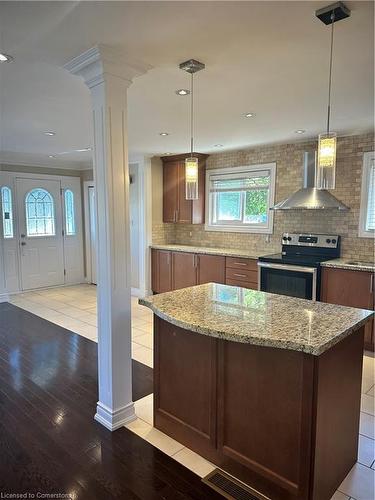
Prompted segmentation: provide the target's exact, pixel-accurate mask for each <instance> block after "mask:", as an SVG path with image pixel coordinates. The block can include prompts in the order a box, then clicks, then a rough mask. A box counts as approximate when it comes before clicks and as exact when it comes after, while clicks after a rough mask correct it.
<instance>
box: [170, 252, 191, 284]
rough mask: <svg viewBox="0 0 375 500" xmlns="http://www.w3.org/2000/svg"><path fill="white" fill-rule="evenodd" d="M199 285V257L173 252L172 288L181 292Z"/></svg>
mask: <svg viewBox="0 0 375 500" xmlns="http://www.w3.org/2000/svg"><path fill="white" fill-rule="evenodd" d="M196 284H197V256H196V255H195V254H194V253H188V252H172V288H173V290H179V289H180V288H186V287H188V286H194V285H196Z"/></svg>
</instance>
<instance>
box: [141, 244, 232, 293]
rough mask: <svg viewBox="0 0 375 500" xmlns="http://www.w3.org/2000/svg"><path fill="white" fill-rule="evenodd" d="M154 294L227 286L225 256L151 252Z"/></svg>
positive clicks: (164, 251) (154, 250)
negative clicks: (193, 288) (200, 287)
mask: <svg viewBox="0 0 375 500" xmlns="http://www.w3.org/2000/svg"><path fill="white" fill-rule="evenodd" d="M151 267H152V269H151V277H152V283H151V286H152V291H153V292H154V293H162V292H169V291H171V290H179V289H180V288H186V287H188V286H194V285H203V284H204V283H223V284H224V283H225V257H224V256H221V255H206V254H194V253H190V252H171V251H167V250H158V249H154V248H153V249H152V251H151Z"/></svg>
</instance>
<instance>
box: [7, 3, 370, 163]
mask: <svg viewBox="0 0 375 500" xmlns="http://www.w3.org/2000/svg"><path fill="white" fill-rule="evenodd" d="M329 3H330V2H329V1H328V2H309V1H298V2H293V1H291V2H284V1H277V2H268V1H261V2H255V1H249V2H158V1H154V2H142V1H138V2H137V1H136V2H53V1H51V2H19V1H14V2H0V23H1V24H0V29H1V33H0V51H1V52H6V53H8V54H11V55H12V56H13V57H14V62H13V63H11V64H1V65H0V113H1V114H0V133H1V143H0V159H1V161H3V162H12V163H26V164H38V165H49V166H72V167H75V168H85V167H86V166H87V165H88V164H89V163H90V161H91V153H90V152H89V153H72V154H69V155H64V156H61V157H59V158H58V159H50V158H48V155H49V154H55V153H59V152H62V151H72V150H74V149H80V148H84V147H87V146H89V145H91V129H90V118H91V114H90V97H89V92H88V89H87V88H86V87H85V85H84V83H83V82H82V81H81V80H80V79H78V78H77V77H74V76H72V75H70V74H69V73H68V72H67V71H66V70H64V69H62V66H63V65H64V63H66V62H67V61H68V60H70V59H71V58H73V57H75V56H77V55H79V54H80V53H81V52H83V51H84V50H87V49H88V48H90V47H91V46H93V45H95V44H97V43H99V42H101V43H105V44H108V45H112V46H114V47H116V48H118V49H123V50H125V51H126V52H127V53H128V54H130V55H131V56H132V57H134V58H136V59H139V60H142V61H143V62H145V63H148V64H150V65H152V67H153V69H152V70H150V71H149V72H148V73H147V74H145V75H143V76H141V77H139V78H137V79H136V80H135V81H134V83H133V84H132V86H131V87H130V89H129V147H130V154H131V157H132V158H134V157H136V156H138V155H154V154H163V153H165V152H172V153H175V152H176V153H177V152H185V151H186V150H188V148H189V121H188V111H189V98H188V97H179V96H177V95H176V94H175V90H176V89H178V88H187V87H188V86H189V77H188V75H187V74H186V73H185V72H183V71H181V70H179V69H178V64H179V63H180V62H182V61H185V60H186V59H189V58H196V59H199V60H201V61H203V62H204V63H205V64H206V69H205V70H204V71H202V72H200V73H199V74H198V75H197V77H196V150H198V151H200V152H208V153H209V152H218V148H215V147H214V145H215V144H218V143H220V144H223V146H224V147H223V148H221V150H230V149H238V148H245V147H250V146H254V145H258V144H265V143H272V142H286V141H295V140H298V139H301V138H303V139H306V138H310V137H315V136H316V135H317V134H318V133H319V132H322V131H324V128H325V121H326V102H327V79H328V55H329V51H328V49H329V40H330V31H329V28H328V27H326V26H325V25H323V24H322V23H321V22H320V21H319V20H318V19H316V18H315V16H314V12H315V10H316V9H317V8H320V7H322V6H325V5H327V4H329ZM346 4H347V6H348V7H349V8H350V9H351V10H352V15H351V17H350V18H349V19H346V20H343V21H340V22H339V23H337V24H336V25H335V49H334V65H333V100H332V108H333V109H332V129H334V130H335V131H336V132H338V133H339V134H353V133H359V132H362V131H367V130H370V129H371V128H373V121H374V115H373V110H374V101H373V90H374V12H373V8H374V4H373V3H372V2H347V3H346ZM247 111H253V112H255V113H256V117H255V118H251V119H246V118H244V117H243V113H245V112H247ZM296 129H305V130H306V133H305V134H304V135H303V136H298V135H296V134H295V130H296ZM47 130H53V131H55V132H56V136H54V137H46V136H45V135H43V132H44V131H47ZM162 131H167V132H169V133H170V135H169V136H167V137H161V136H160V135H159V132H162Z"/></svg>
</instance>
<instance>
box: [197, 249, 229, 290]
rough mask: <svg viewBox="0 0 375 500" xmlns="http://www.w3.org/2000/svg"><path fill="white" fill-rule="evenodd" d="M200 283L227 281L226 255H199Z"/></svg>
mask: <svg viewBox="0 0 375 500" xmlns="http://www.w3.org/2000/svg"><path fill="white" fill-rule="evenodd" d="M197 260H198V280H197V281H198V285H203V284H204V283H225V257H223V256H221V255H197Z"/></svg>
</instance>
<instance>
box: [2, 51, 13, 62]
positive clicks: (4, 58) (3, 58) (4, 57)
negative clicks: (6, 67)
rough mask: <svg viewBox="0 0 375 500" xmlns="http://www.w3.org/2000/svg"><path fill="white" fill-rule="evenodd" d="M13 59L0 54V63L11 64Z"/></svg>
mask: <svg viewBox="0 0 375 500" xmlns="http://www.w3.org/2000/svg"><path fill="white" fill-rule="evenodd" d="M12 61H13V57H12V56H9V55H8V54H3V53H1V52H0V62H12Z"/></svg>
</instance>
